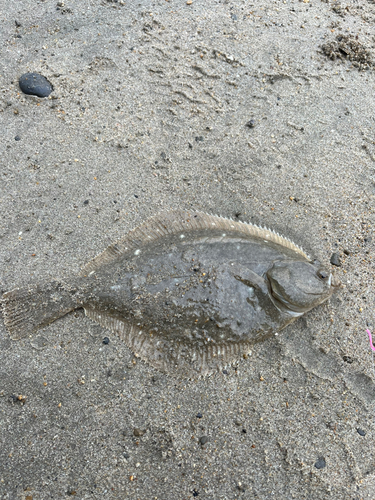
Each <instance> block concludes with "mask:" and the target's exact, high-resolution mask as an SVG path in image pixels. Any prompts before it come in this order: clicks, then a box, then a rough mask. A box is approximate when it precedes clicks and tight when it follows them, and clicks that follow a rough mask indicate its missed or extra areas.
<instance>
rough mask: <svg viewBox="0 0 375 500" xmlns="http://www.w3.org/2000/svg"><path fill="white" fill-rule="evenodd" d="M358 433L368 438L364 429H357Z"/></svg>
mask: <svg viewBox="0 0 375 500" xmlns="http://www.w3.org/2000/svg"><path fill="white" fill-rule="evenodd" d="M357 432H358V434H359V435H360V436H366V432H365V431H364V430H363V429H357Z"/></svg>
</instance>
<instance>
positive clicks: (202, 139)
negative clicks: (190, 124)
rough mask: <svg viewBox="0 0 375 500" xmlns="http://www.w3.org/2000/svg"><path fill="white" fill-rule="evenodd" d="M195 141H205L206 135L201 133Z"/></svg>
mask: <svg viewBox="0 0 375 500" xmlns="http://www.w3.org/2000/svg"><path fill="white" fill-rule="evenodd" d="M195 141H196V142H203V141H204V137H203V136H202V135H199V136H197V137H196V138H195Z"/></svg>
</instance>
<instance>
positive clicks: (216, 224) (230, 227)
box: [80, 210, 310, 276]
mask: <svg viewBox="0 0 375 500" xmlns="http://www.w3.org/2000/svg"><path fill="white" fill-rule="evenodd" d="M197 229H222V230H225V231H237V232H241V233H244V234H245V235H250V236H256V237H258V238H262V239H264V240H266V241H270V242H273V243H277V244H278V245H281V246H283V247H286V248H289V249H291V250H293V251H294V252H296V253H298V254H300V255H301V257H302V258H304V259H306V260H310V257H309V256H308V255H307V254H306V253H305V252H304V251H303V250H302V248H300V247H299V246H297V245H295V244H294V243H293V242H292V241H290V240H289V239H287V238H284V237H283V236H280V235H279V234H278V233H275V232H274V231H271V230H270V229H267V228H262V227H258V226H255V225H253V224H247V223H245V222H236V221H233V220H231V219H226V218H224V217H219V216H217V215H209V214H205V213H204V212H195V211H192V212H188V211H184V210H175V211H172V212H163V213H160V214H158V215H155V216H154V217H151V218H150V219H147V220H146V221H145V222H143V223H142V224H141V225H140V226H137V227H136V228H134V229H132V230H131V231H130V232H129V233H127V234H126V235H125V236H124V238H122V239H121V240H119V241H118V242H117V243H114V244H113V245H110V246H109V247H108V248H107V249H106V250H104V252H102V253H100V254H99V255H97V256H96V257H95V258H94V259H92V260H91V261H90V262H88V263H87V264H86V265H85V267H84V268H83V269H82V271H81V272H80V275H81V276H87V275H89V274H90V273H92V272H94V271H96V270H97V269H98V268H100V267H101V266H102V265H104V264H109V263H110V262H113V261H115V260H116V259H117V258H118V257H119V256H120V255H124V254H126V253H127V252H130V251H131V250H134V249H137V248H139V246H140V245H142V244H144V243H146V242H151V241H155V240H158V239H159V238H162V237H163V236H167V235H171V234H175V233H179V232H181V231H192V230H197Z"/></svg>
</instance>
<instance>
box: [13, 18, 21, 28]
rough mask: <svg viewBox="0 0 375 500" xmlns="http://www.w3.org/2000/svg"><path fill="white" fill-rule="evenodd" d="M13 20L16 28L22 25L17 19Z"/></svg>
mask: <svg viewBox="0 0 375 500" xmlns="http://www.w3.org/2000/svg"><path fill="white" fill-rule="evenodd" d="M14 22H15V24H16V26H17V28H20V27H21V26H22V24H21V23H20V22H19V21H17V20H15V21H14Z"/></svg>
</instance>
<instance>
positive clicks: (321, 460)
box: [314, 457, 326, 469]
mask: <svg viewBox="0 0 375 500" xmlns="http://www.w3.org/2000/svg"><path fill="white" fill-rule="evenodd" d="M314 465H315V467H316V468H317V469H324V467H325V466H326V461H325V459H324V457H319V458H318V461H317V462H315V464H314Z"/></svg>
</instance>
